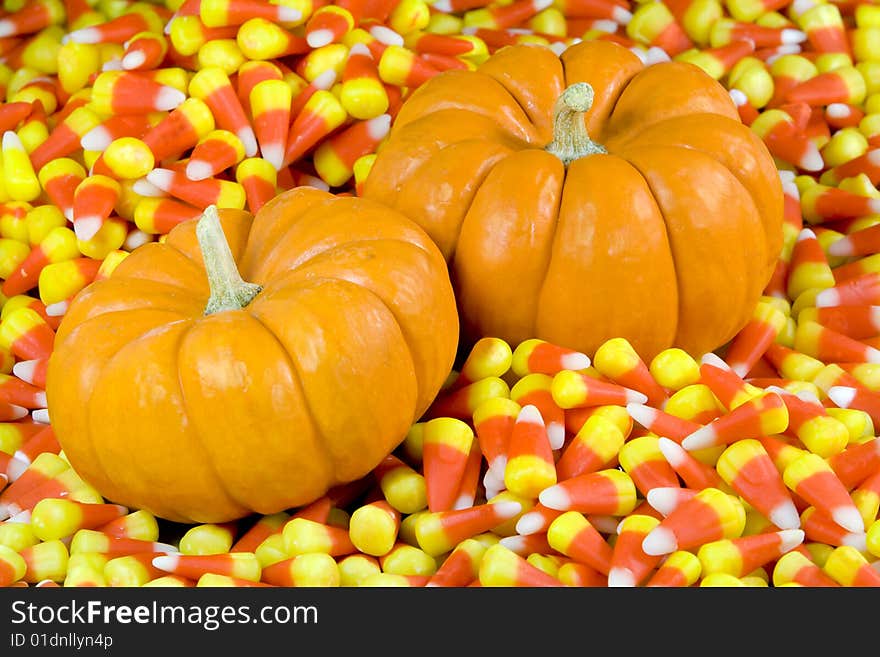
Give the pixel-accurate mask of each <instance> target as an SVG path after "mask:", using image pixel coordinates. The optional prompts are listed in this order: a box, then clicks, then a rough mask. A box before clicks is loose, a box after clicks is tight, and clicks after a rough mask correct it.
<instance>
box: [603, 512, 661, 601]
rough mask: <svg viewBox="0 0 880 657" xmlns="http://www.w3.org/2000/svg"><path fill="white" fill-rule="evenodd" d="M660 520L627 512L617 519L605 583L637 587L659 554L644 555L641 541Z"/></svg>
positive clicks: (654, 564)
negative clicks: (618, 522) (626, 514)
mask: <svg viewBox="0 0 880 657" xmlns="http://www.w3.org/2000/svg"><path fill="white" fill-rule="evenodd" d="M659 522H660V521H659V520H657V519H656V518H653V517H651V516H643V515H628V516H627V517H625V518H624V519H623V520H621V521H620V525H618V527H617V540H616V541H615V543H614V548H613V550H612V553H611V568H610V569H609V571H608V586H614V587H618V586H626V587H632V586H639V585H640V584H642V583H643V582H644V580H645V579H646V578H647V577H648V576H649V575H650V574H651V571H653V570H654V568H655V567H656V566H657V564H658V563H659V562H660V560H661V557H660V556H656V555H648V554H645V552H644V550H642V543H643V542H644V540H645V536H647V535H648V534H649V533H650V532H651V530H653V529H654V528H655V527H656V526H657V525H658V524H659Z"/></svg>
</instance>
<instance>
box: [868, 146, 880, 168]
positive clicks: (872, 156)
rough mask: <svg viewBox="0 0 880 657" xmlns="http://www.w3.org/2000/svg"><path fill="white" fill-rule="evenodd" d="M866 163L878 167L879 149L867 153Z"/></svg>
mask: <svg viewBox="0 0 880 657" xmlns="http://www.w3.org/2000/svg"><path fill="white" fill-rule="evenodd" d="M867 158H868V162H870V163H871V164H872V165H873V166H875V167H876V166H880V148H875V149H874V150H873V151H868V155H867Z"/></svg>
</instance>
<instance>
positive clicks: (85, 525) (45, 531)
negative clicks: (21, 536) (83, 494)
mask: <svg viewBox="0 0 880 657" xmlns="http://www.w3.org/2000/svg"><path fill="white" fill-rule="evenodd" d="M126 513H128V509H126V508H125V507H124V506H120V505H118V504H83V503H82V502H75V501H73V500H68V499H53V498H47V499H44V500H40V501H39V502H37V503H36V504H35V505H34V508H33V510H32V511H31V527H33V530H34V534H35V535H36V537H37V538H39V539H40V540H42V541H51V540H54V539H58V538H65V537H67V536H72V535H73V534H74V533H75V532H77V531H78V530H80V529H94V528H96V527H100V526H101V525H104V524H106V523H108V522H110V521H112V520H114V519H116V518H119V517H121V516H124V515H125V514H126Z"/></svg>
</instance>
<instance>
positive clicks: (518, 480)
mask: <svg viewBox="0 0 880 657" xmlns="http://www.w3.org/2000/svg"><path fill="white" fill-rule="evenodd" d="M556 481H557V476H556V467H555V464H554V457H553V451H552V449H551V447H550V440H549V438H548V436H547V428H546V427H545V425H544V420H543V418H542V417H541V413H540V411H538V409H537V408H536V407H535V406H532V405H530V404H529V405H526V406H524V407H523V408H522V410H521V411H520V412H519V415H517V418H516V422H515V424H514V425H513V429H512V430H511V434H510V442H509V444H508V450H507V465H506V466H505V468H504V484H505V486H506V487H507V489H508V490H509V491H510V492H512V493H514V494H515V495H518V496H520V497H524V498H531V499H535V498H537V497H538V494H539V493H540V492H541V491H542V490H544V489H545V488H547V487H548V486H552V485H553V484H555V483H556Z"/></svg>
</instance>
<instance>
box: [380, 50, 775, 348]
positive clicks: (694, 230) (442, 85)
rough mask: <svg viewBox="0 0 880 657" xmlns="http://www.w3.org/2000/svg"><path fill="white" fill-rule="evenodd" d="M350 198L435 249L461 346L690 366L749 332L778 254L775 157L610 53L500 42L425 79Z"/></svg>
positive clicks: (715, 105) (709, 100)
mask: <svg viewBox="0 0 880 657" xmlns="http://www.w3.org/2000/svg"><path fill="white" fill-rule="evenodd" d="M593 140H595V141H593ZM363 196H365V197H366V198H371V199H374V200H378V201H381V202H383V203H386V204H388V205H390V206H392V207H394V208H396V209H398V210H400V211H401V212H403V213H404V214H406V215H407V216H408V217H410V218H412V219H413V220H415V221H416V223H418V224H419V225H420V226H422V227H423V228H424V229H425V230H426V231H427V232H428V234H430V235H431V237H432V238H433V239H434V241H435V242H436V243H437V245H438V246H439V247H440V250H441V251H442V252H443V255H444V256H445V257H446V259H447V261H448V264H449V266H450V269H451V274H452V280H453V285H454V287H455V290H456V295H457V299H458V303H459V313H460V317H461V321H462V329H463V335H464V337H465V341H466V342H468V341H469V342H473V341H474V340H476V339H477V338H479V337H482V336H488V335H491V336H496V337H501V338H504V339H506V340H507V341H509V342H511V343H512V344H517V343H519V342H520V341H522V340H524V339H526V338H534V337H537V338H542V339H545V340H548V341H551V342H555V343H557V344H562V345H566V346H568V347H571V348H576V349H580V350H582V351H586V352H587V353H593V351H594V350H595V349H596V348H597V347H598V346H599V345H600V344H601V343H602V342H604V341H605V340H607V339H609V338H612V337H626V338H628V339H629V340H630V341H631V342H632V344H633V345H634V346H635V347H636V349H637V350H638V351H639V353H640V354H641V355H642V356H643V357H653V355H654V354H656V353H657V352H658V351H660V350H662V349H664V348H667V347H670V346H678V347H681V348H683V349H686V350H687V351H689V352H691V353H694V354H701V353H704V352H706V351H710V350H713V349H715V348H717V347H719V346H721V345H722V344H724V343H725V342H726V341H728V340H729V339H730V338H731V337H733V335H734V334H735V333H736V332H737V331H738V330H739V329H740V328H741V327H742V326H743V325H744V324H745V322H746V321H748V319H749V317H750V315H751V313H752V310H753V308H754V305H755V303H756V302H757V300H758V298H759V297H760V295H761V293H762V292H763V289H764V287H765V285H766V283H767V282H768V280H769V278H770V276H771V274H772V271H773V268H774V266H775V264H776V260H777V256H778V254H779V251H780V249H781V245H782V214H783V212H782V206H783V195H782V187H781V183H780V181H779V177H778V173H777V171H776V168H775V166H774V162H773V159H772V157H771V155H770V154H769V152H768V150H767V148H766V147H765V146H764V144H763V143H762V141H761V140H760V139H759V138H758V137H757V136H756V135H755V134H753V133H752V131H751V130H749V128H747V127H746V126H744V125H743V124H742V123H741V122H740V120H739V117H738V113H737V110H736V107H735V106H734V104H733V102H732V101H731V99H730V97H729V95H728V94H727V92H726V91H725V90H724V88H723V87H722V86H721V85H720V84H719V83H718V82H716V81H715V80H714V79H712V78H711V77H709V76H708V75H706V74H705V73H704V72H703V71H702V70H701V69H699V68H698V67H696V66H694V65H692V64H688V63H683V62H667V63H661V64H655V65H651V66H647V67H646V66H645V65H643V63H642V62H641V61H640V60H639V58H638V57H637V56H636V55H634V54H633V53H632V52H631V51H630V50H628V49H627V48H625V47H623V46H620V45H618V44H615V43H611V42H607V41H590V42H583V43H580V44H577V45H574V46H572V47H570V48H568V49H567V50H565V51H564V52H563V54H562V55H561V58H560V57H558V56H557V55H555V54H554V53H553V52H552V51H550V50H549V49H547V48H543V47H540V46H526V45H522V46H511V47H507V48H504V49H502V50H499V51H498V52H497V53H496V54H494V55H493V56H492V57H491V58H490V59H488V60H487V61H486V62H485V63H484V64H483V65H482V66H480V67H479V68H478V69H477V70H475V71H449V72H445V73H443V74H441V75H438V76H435V77H434V78H432V79H431V80H430V81H429V82H427V83H426V84H424V85H422V86H421V87H419V88H418V89H417V90H416V91H415V92H414V93H413V94H412V96H411V97H410V98H409V99H408V100H407V101H406V103H405V104H404V106H403V107H402V109H401V110H400V113H399V115H398V116H397V118H396V120H395V123H394V126H393V128H392V130H391V132H390V134H389V137H388V139H387V141H386V142H385V143H384V145H383V146H382V147H381V149H380V150H379V152H378V156H377V158H376V160H375V163H374V165H373V168H372V170H371V172H370V174H369V176H368V177H367V179H366V181H365V184H364V188H363Z"/></svg>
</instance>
